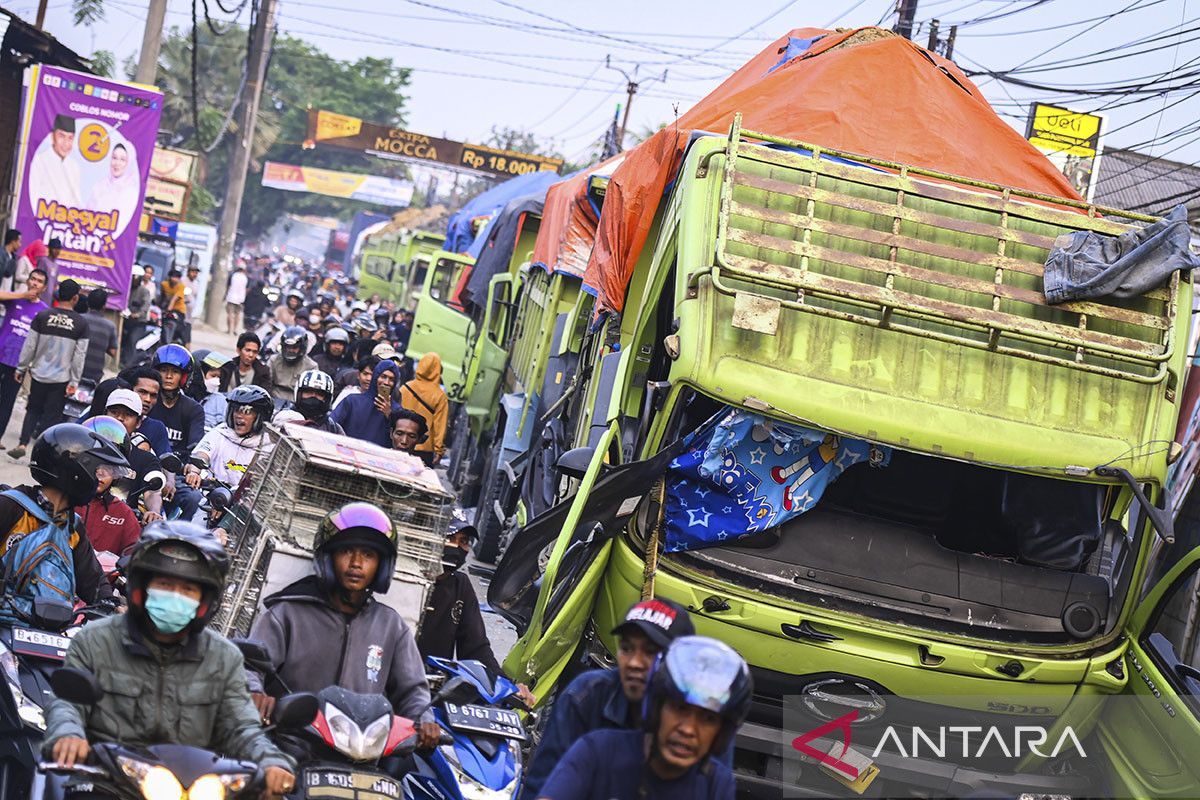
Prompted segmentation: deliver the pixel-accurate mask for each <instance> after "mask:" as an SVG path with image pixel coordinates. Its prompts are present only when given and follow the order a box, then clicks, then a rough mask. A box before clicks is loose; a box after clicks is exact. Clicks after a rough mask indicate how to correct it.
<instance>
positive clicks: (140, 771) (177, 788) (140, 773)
mask: <svg viewBox="0 0 1200 800" xmlns="http://www.w3.org/2000/svg"><path fill="white" fill-rule="evenodd" d="M117 766H119V767H120V768H121V771H122V772H124V773H125V777H127V778H129V779H130V780H131V781H134V782H135V783H136V784H137V787H138V789H140V790H141V792H142V797H143V798H145V800H183V797H184V793H183V786H182V785H181V784H180V783H179V779H178V778H176V777H175V774H174V773H173V772H171V770H169V769H167V768H166V767H163V766H159V765H158V764H147V763H146V762H145V761H138V760H137V759H136V758H128V757H126V756H117Z"/></svg>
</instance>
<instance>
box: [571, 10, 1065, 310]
mask: <svg viewBox="0 0 1200 800" xmlns="http://www.w3.org/2000/svg"><path fill="white" fill-rule="evenodd" d="M839 45H841V46H839ZM737 113H741V114H742V126H743V127H744V128H746V129H748V130H752V131H760V132H762V133H768V134H771V135H773V136H781V137H786V138H789V139H797V140H800V141H803V142H809V143H812V144H816V145H821V146H823V147H828V148H833V149H837V150H844V151H848V152H851V153H859V154H862V155H867V156H874V157H877V158H883V159H887V160H890V161H898V162H901V163H907V164H913V165H916V166H920V167H925V168H928V169H934V170H938V171H941V172H948V173H951V174H955V175H962V176H965V177H968V178H974V179H977V180H984V181H989V182H992V183H998V184H1002V185H1004V186H1012V187H1016V188H1020V189H1026V190H1030V191H1033V192H1040V193H1043V194H1047V195H1052V196H1055V197H1067V198H1071V199H1076V200H1077V199H1079V195H1078V194H1077V193H1076V192H1075V190H1074V189H1073V188H1072V187H1071V185H1070V183H1069V182H1068V181H1067V179H1066V178H1065V177H1064V176H1063V175H1062V174H1061V173H1060V172H1059V171H1058V170H1057V169H1056V168H1055V167H1054V165H1053V164H1051V163H1050V162H1049V161H1048V160H1047V159H1046V157H1045V156H1044V155H1042V153H1040V152H1039V151H1038V150H1036V149H1035V148H1034V147H1033V146H1032V145H1031V144H1029V143H1028V142H1027V141H1025V139H1023V138H1022V137H1021V135H1020V134H1019V133H1017V132H1016V131H1015V130H1013V128H1011V127H1010V126H1009V125H1008V124H1007V123H1005V122H1004V121H1003V120H1002V119H1000V117H999V116H998V115H997V114H996V112H995V111H993V110H992V107H991V106H990V105H988V102H987V101H986V100H985V99H984V98H983V94H982V93H981V92H980V91H979V89H978V88H977V87H976V86H975V85H974V84H973V83H971V81H970V80H969V79H968V78H967V76H966V75H964V74H963V73H962V71H961V70H960V69H959V68H958V67H956V66H955V65H954V63H953V62H951V61H947V60H946V59H944V58H942V57H940V56H937V55H935V54H933V53H930V52H929V51H928V50H926V49H925V48H923V47H920V46H918V45H916V44H913V43H912V42H910V41H908V40H907V39H904V38H902V37H900V36H896V35H895V34H892V33H891V32H889V31H884V30H882V29H879V28H859V29H857V30H849V31H841V32H830V31H823V30H818V29H813V28H801V29H797V30H793V31H792V32H791V33H789V34H787V35H786V36H783V37H781V38H780V39H779V40H777V41H776V42H775V43H774V44H772V45H770V46H769V47H767V48H766V49H765V50H763V51H762V52H761V53H759V54H758V55H757V56H755V57H754V58H753V59H751V60H750V61H749V62H748V63H747V64H746V65H745V66H743V67H742V68H741V69H739V70H738V71H737V72H735V73H733V75H731V76H730V77H729V78H728V79H726V81H725V82H724V83H722V84H721V85H720V86H718V87H717V88H716V89H714V90H713V91H712V92H711V93H710V94H709V95H708V96H707V97H705V98H704V99H703V100H701V101H700V102H699V103H697V104H696V105H695V106H694V107H693V108H692V109H691V110H689V111H688V112H687V113H686V114H684V115H683V116H681V117H680V118H679V121H678V122H677V123H676V124H674V125H670V126H668V127H666V128H664V129H662V130H660V131H659V132H658V133H656V134H655V135H654V136H652V137H650V138H649V139H647V140H646V141H645V142H643V143H642V144H640V145H639V146H638V147H636V148H634V149H633V150H631V151H629V153H628V154H627V156H626V158H625V161H624V162H623V163H622V164H621V166H620V167H619V168H618V169H617V170H616V172H615V173H614V174H613V176H612V179H611V180H610V181H609V185H608V192H607V195H606V197H605V202H604V209H603V213H602V214H601V216H600V223H599V227H598V229H597V232H596V242H595V247H594V248H593V249H592V254H591V258H590V260H589V261H588V265H587V273H586V274H585V276H584V283H585V284H586V285H587V286H590V287H593V288H594V289H595V290H596V292H597V297H598V301H597V308H598V310H599V311H600V312H607V311H620V310H621V309H622V308H623V306H624V304H625V289H626V287H627V286H628V285H629V279H630V275H631V274H632V273H633V269H634V265H635V264H636V263H637V260H638V256H639V255H640V254H641V252H642V248H643V247H644V246H645V244H646V238H647V236H648V234H649V232H650V227H651V224H652V222H653V220H654V215H655V211H656V210H657V208H658V205H659V201H660V199H661V198H662V196H663V192H664V191H665V189H666V186H667V184H668V183H669V182H670V181H671V180H672V179H673V178H674V176H675V174H676V173H677V172H678V170H679V166H680V163H681V160H682V156H683V152H684V148H685V147H686V146H687V143H688V139H689V137H690V136H691V134H692V132H693V131H708V132H715V133H719V132H724V131H727V130H728V129H729V126H730V125H731V124H732V122H733V117H734V115H735V114H737Z"/></svg>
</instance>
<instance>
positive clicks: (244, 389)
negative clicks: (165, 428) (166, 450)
mask: <svg viewBox="0 0 1200 800" xmlns="http://www.w3.org/2000/svg"><path fill="white" fill-rule="evenodd" d="M228 399H229V407H228V408H227V409H226V411H225V422H224V423H222V424H220V425H218V426H217V427H215V428H213V429H212V430H211V431H209V432H208V433H206V434H204V438H203V439H201V440H200V444H198V445H196V448H195V449H194V450H193V451H192V460H193V461H195V460H200V461H203V462H204V463H205V465H206V466H207V468H208V471H209V473H210V474H211V475H212V477H213V478H214V479H215V480H217V481H220V482H221V483H223V484H225V485H226V486H228V487H229V488H230V490H233V489H236V488H237V487H238V484H240V483H241V482H242V478H243V477H245V475H246V470H247V469H248V468H249V467H250V462H251V461H253V460H254V456H255V455H257V454H258V452H259V450H261V449H262V447H263V445H265V444H266V443H267V435H266V433H265V432H264V431H263V426H264V425H266V423H268V422H270V421H271V414H272V413H273V412H274V410H275V404H274V403H272V402H271V396H270V395H269V394H267V390H266V389H264V388H262V387H261V386H253V385H251V386H239V387H237V388H236V389H234V390H233V391H232V392H230V393H229V397H228ZM202 472H203V470H202V469H201V468H200V467H199V466H197V465H196V464H195V463H191V462H189V463H188V465H187V466H185V467H184V469H183V477H184V480H185V481H186V482H187V485H188V486H190V487H192V488H193V489H198V488H199V487H200V480H201V478H202Z"/></svg>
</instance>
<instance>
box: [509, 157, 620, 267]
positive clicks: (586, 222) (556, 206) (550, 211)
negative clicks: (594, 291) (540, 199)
mask: <svg viewBox="0 0 1200 800" xmlns="http://www.w3.org/2000/svg"><path fill="white" fill-rule="evenodd" d="M623 158H624V154H623V153H618V154H617V155H615V156H613V157H611V158H609V159H607V160H605V161H601V162H600V163H599V164H597V165H596V166H594V167H592V168H591V169H585V170H580V171H579V172H578V173H576V174H575V175H573V176H571V177H570V178H567V179H566V180H564V181H559V182H558V183H556V184H554V185H552V186H551V187H550V188H549V189H548V190H547V191H546V203H545V206H544V207H543V209H542V222H541V227H540V228H538V237H537V243H536V244H535V245H534V248H533V261H532V262H531V263H533V264H538V265H540V266H542V267H543V268H544V269H545V270H546V271H547V272H565V273H567V274H568V275H574V276H575V277H577V278H581V277H583V272H584V269H585V268H586V267H587V262H588V256H589V255H591V252H592V243H593V242H594V241H595V240H596V223H597V222H598V221H599V220H597V218H596V211H595V209H594V208H592V204H591V203H590V202H588V184H589V183H590V181H591V179H592V176H594V175H611V174H612V172H613V170H614V169H616V168H617V165H618V164H620V163H621V160H622V159H623Z"/></svg>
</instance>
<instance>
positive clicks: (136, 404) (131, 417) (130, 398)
mask: <svg viewBox="0 0 1200 800" xmlns="http://www.w3.org/2000/svg"><path fill="white" fill-rule="evenodd" d="M104 411H105V414H104V415H105V416H109V417H112V418H113V419H115V420H117V422H120V423H121V425H123V426H124V427H125V432H126V433H127V434H128V437H127V438H126V440H125V445H124V446H123V447H122V449H121V452H123V453H124V454H125V459H126V460H127V461H128V462H129V467H130V469H132V470H133V471H134V481H135V482H136V484H137V485H139V486H140V485H142V484H144V483H147V482H148V481H150V480H152V479H153V478H155V477H159V478H161V479H162V480H163V485H164V486H165V485H166V480H167V476H166V473H165V472H163V468H162V465H161V464H160V463H159V462H158V457H157V456H156V455H154V451H153V450H148V449H146V450H143V449H142V448H140V447H137V446H135V445H134V444H133V435H134V433H135V432H136V431H137V430H138V425H139V424H140V422H141V419H142V399H141V398H140V397H138V396H137V392H135V391H133V390H132V389H114V390H113V391H112V392H110V393H109V395H108V400H107V401H106V408H105V409H104ZM91 419H95V418H94V417H93V418H89V420H88V421H89V422H90V421H91ZM85 424H86V423H85ZM141 504H142V506H144V507H145V509H146V512H145V514H143V515H142V522H143V523H144V524H146V525H149V524H150V523H152V522H157V521H158V520H160V519H162V518H163V516H162V508H163V497H162V490H161V489H159V490H155V491H152V492H149V491H148V492H142V503H141Z"/></svg>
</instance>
